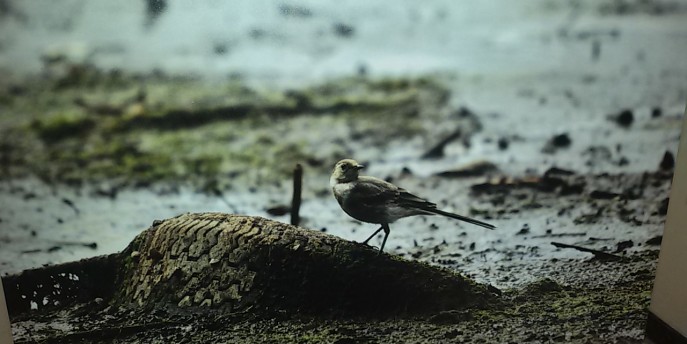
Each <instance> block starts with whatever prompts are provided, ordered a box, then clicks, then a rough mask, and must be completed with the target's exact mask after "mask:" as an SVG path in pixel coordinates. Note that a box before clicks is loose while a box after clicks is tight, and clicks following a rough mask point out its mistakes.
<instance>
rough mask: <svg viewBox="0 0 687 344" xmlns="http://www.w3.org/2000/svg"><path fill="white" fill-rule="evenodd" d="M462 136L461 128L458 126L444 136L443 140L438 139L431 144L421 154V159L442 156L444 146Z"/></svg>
mask: <svg viewBox="0 0 687 344" xmlns="http://www.w3.org/2000/svg"><path fill="white" fill-rule="evenodd" d="M461 136H462V130H460V128H458V129H456V130H454V131H453V132H452V133H451V134H449V135H448V136H446V137H445V138H444V139H443V140H441V141H439V143H437V144H436V145H434V146H432V148H430V149H429V150H427V152H425V154H422V159H437V158H441V157H443V156H444V147H446V145H448V144H449V143H451V142H453V141H455V140H457V139H459V138H460V137H461Z"/></svg>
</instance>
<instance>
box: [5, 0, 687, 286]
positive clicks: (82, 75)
mask: <svg viewBox="0 0 687 344" xmlns="http://www.w3.org/2000/svg"><path fill="white" fill-rule="evenodd" d="M685 22H687V1H667V0H666V1H649V0H634V1H632V0H623V1H619V0H603V1H598V0H594V1H591V0H590V1H582V0H580V1H555V0H527V1H518V2H506V1H479V2H455V1H430V2H422V3H418V2H414V1H394V2H376V3H370V2H367V1H345V2H339V3H334V2H320V1H277V2H274V1H231V2H227V1H205V2H194V1H164V0H148V1H144V0H128V1H117V2H110V1H86V0H59V1H50V2H47V1H18V0H17V1H12V0H0V75H2V77H1V78H0V164H1V170H0V178H1V180H0V273H1V274H3V275H5V274H7V273H15V272H18V271H21V270H23V269H26V268H31V267H37V266H41V265H43V264H54V263H60V262H66V261H71V260H76V259H80V258H84V257H90V256H95V255H100V254H106V253H113V252H117V251H120V250H122V249H123V248H124V247H126V245H127V244H128V243H129V242H130V241H131V239H133V237H134V236H136V235H137V234H138V233H140V231H142V230H143V229H145V228H147V227H148V226H149V225H150V224H151V223H152V222H153V220H156V219H164V218H168V217H171V216H176V215H178V214H181V213H185V212H200V211H221V212H229V213H237V214H248V215H257V216H263V217H268V218H273V219H276V220H280V221H288V219H289V206H290V198H291V193H292V187H291V176H292V172H293V169H294V167H295V166H296V164H301V165H302V166H303V168H304V186H303V204H302V208H301V209H300V214H301V216H302V221H301V225H302V226H303V227H305V228H310V229H313V230H320V231H326V232H328V233H332V234H335V235H338V236H341V237H343V238H346V239H349V240H355V241H361V240H363V239H365V238H366V237H367V236H368V235H369V234H370V233H371V232H372V231H374V230H375V229H376V226H374V225H370V224H362V223H359V222H356V221H354V220H353V219H351V218H349V217H348V216H347V215H345V214H344V213H343V212H342V211H341V210H340V208H339V206H338V204H337V203H336V201H335V200H334V198H333V197H332V196H331V192H330V190H329V184H328V178H329V173H330V171H331V169H332V167H333V165H334V163H336V161H338V160H339V159H342V158H354V159H357V160H358V161H360V162H362V163H364V164H365V165H366V166H368V168H367V169H366V170H365V171H364V172H365V173H366V174H370V175H374V176H377V177H380V178H385V179H387V180H390V181H393V182H394V183H396V184H398V185H400V186H402V187H404V188H406V189H408V190H409V191H411V192H413V193H415V194H418V195H420V196H423V197H426V198H429V199H431V200H432V201H434V202H436V203H438V204H439V206H440V207H441V208H443V209H445V210H448V211H453V212H457V213H461V214H465V215H469V216H473V217H476V218H478V219H480V220H483V221H487V222H490V223H493V224H495V225H497V226H498V230H496V231H492V232H488V233H487V232H485V231H484V230H483V229H481V228H478V227H471V226H470V225H466V224H460V223H456V222H452V221H451V220H449V219H439V218H429V217H416V218H411V219H404V220H401V221H399V222H398V223H395V224H393V225H392V226H391V229H392V234H391V236H390V237H389V241H388V242H387V245H386V247H387V251H388V252H390V253H395V254H401V255H404V256H407V257H409V258H413V259H420V260H424V261H428V262H432V263H434V264H439V265H444V266H448V267H451V268H454V269H457V270H459V271H461V272H463V273H465V274H468V275H470V276H472V277H475V278H477V279H478V280H479V281H482V282H489V283H492V284H494V285H496V286H497V287H503V286H516V285H521V284H522V283H526V282H527V281H530V280H532V279H534V278H536V277H537V276H542V275H548V274H549V273H550V271H549V270H547V269H550V267H549V266H548V265H547V264H548V263H549V262H551V261H552V260H558V259H579V258H581V257H586V256H585V253H582V252H578V251H570V250H560V249H557V248H555V247H553V246H551V245H550V244H549V243H550V241H552V240H556V241H561V242H566V243H568V244H576V245H583V246H585V247H591V248H595V249H599V250H604V251H615V252H619V253H625V252H637V251H642V250H647V249H651V248H653V249H655V248H657V246H656V240H658V243H660V234H661V231H662V224H663V220H664V215H665V212H664V207H665V206H667V202H668V199H667V195H668V194H667V192H668V189H669V186H670V176H671V172H670V171H671V170H672V166H671V158H672V156H673V154H674V153H675V149H676V147H677V143H678V139H679V129H680V123H681V121H682V113H683V112H684V109H685V103H686V101H687V59H685V56H687V25H685V24H684V23H685ZM554 167H555V168H556V169H553V170H552V168H554ZM656 171H663V172H660V173H659V172H656ZM547 172H548V174H547ZM664 172H665V173H664ZM657 173H658V174H657ZM552 174H555V175H556V178H557V179H551V178H549V177H551V175H552ZM547 178H548V179H547ZM552 180H553V181H552ZM551 183H553V184H551ZM552 238H555V239H552ZM657 238H658V239H657ZM652 239H653V240H654V241H653V244H652V243H651V242H652V241H651V240H652ZM373 242H374V240H373ZM376 244H377V245H378V244H379V243H378V242H377V243H376ZM494 263H498V264H496V265H498V266H499V268H493V267H492V266H494V265H495V264H494ZM514 271H517V273H514ZM514 276H517V277H514Z"/></svg>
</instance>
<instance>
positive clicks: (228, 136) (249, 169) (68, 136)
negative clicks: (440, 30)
mask: <svg viewBox="0 0 687 344" xmlns="http://www.w3.org/2000/svg"><path fill="white" fill-rule="evenodd" d="M22 88H23V89H25V92H23V93H22V94H19V95H16V96H13V97H11V98H12V99H11V100H8V101H7V102H6V103H7V104H9V106H8V108H7V109H8V110H9V111H8V112H7V114H8V116H5V117H4V118H2V119H0V126H2V127H3V128H5V129H6V130H8V131H13V132H20V133H22V135H13V136H12V137H11V139H10V140H11V141H12V142H8V143H7V144H8V145H9V146H11V147H21V149H17V150H15V152H14V154H18V155H22V156H26V157H30V159H28V158H27V159H14V160H13V161H16V163H15V164H14V165H13V166H12V169H11V172H12V173H11V174H10V175H4V176H3V177H22V176H29V175H37V176H39V177H40V178H42V179H44V180H47V181H50V182H64V183H71V184H82V183H84V182H96V183H97V182H101V181H115V182H117V183H121V184H125V185H139V186H145V185H149V184H150V183H155V182H172V183H189V184H191V185H194V186H196V187H198V188H199V189H201V190H205V191H214V190H209V189H213V188H216V187H220V188H228V187H231V185H232V184H236V183H242V184H246V183H254V182H256V181H262V182H271V181H278V180H284V179H285V178H288V177H289V175H290V173H292V171H293V167H294V166H295V165H296V164H297V163H301V164H303V165H305V166H308V167H310V168H313V169H316V170H317V171H318V172H323V171H325V170H328V169H329V164H328V163H325V161H327V162H328V161H329V160H336V159H338V158H340V157H341V156H342V155H344V154H346V152H347V151H350V149H349V148H347V147H348V145H350V144H362V145H372V146H376V147H384V146H385V145H388V144H389V143H390V142H392V141H393V140H394V139H400V138H404V137H410V136H412V135H417V134H422V133H423V132H425V130H426V124H425V123H428V122H431V121H427V119H428V118H432V116H435V114H436V113H438V112H440V111H442V109H444V108H445V107H446V104H447V99H448V95H449V92H448V91H447V89H446V88H445V87H443V86H442V85H441V83H440V82H439V81H438V80H436V79H434V78H432V77H420V78H385V79H367V78H360V77H352V78H342V79H335V80H329V81H327V82H324V83H322V84H320V85H314V86H309V87H304V88H301V89H290V90H274V89H264V88H262V89H261V88H252V87H248V86H247V85H245V84H243V83H242V82H241V80H237V79H232V80H227V81H225V82H214V83H210V82H204V81H202V80H196V79H193V78H174V77H168V76H164V75H158V74H154V75H148V76H141V75H127V74H123V73H121V72H118V71H100V70H97V69H95V68H94V67H92V66H88V65H86V66H79V65H73V66H68V67H67V68H66V70H65V71H63V73H62V74H57V75H55V76H53V77H49V78H47V79H40V80H27V81H25V84H24V85H22ZM350 132H352V133H353V135H354V136H355V137H359V138H360V139H358V140H357V141H356V142H353V143H351V142H349V141H347V140H348V137H349V136H348V134H349V133H350ZM6 140H8V139H6ZM15 141H17V142H15ZM336 142H340V143H341V144H337V143H336Z"/></svg>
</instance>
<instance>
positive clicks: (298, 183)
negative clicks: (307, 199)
mask: <svg viewBox="0 0 687 344" xmlns="http://www.w3.org/2000/svg"><path fill="white" fill-rule="evenodd" d="M302 187H303V166H301V164H296V168H295V169H294V170H293V198H292V199H291V224H292V225H294V226H298V223H299V222H300V221H301V218H300V215H299V211H300V209H301V189H302Z"/></svg>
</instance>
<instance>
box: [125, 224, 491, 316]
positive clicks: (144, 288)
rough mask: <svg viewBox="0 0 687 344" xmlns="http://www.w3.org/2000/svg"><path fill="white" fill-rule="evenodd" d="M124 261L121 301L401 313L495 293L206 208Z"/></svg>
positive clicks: (157, 231)
mask: <svg viewBox="0 0 687 344" xmlns="http://www.w3.org/2000/svg"><path fill="white" fill-rule="evenodd" d="M122 260H123V262H124V264H123V265H122V269H121V272H120V274H119V276H120V277H119V283H120V287H119V288H118V292H117V295H116V296H117V298H116V299H117V300H119V301H121V302H124V303H129V304H136V305H140V306H159V305H172V306H179V307H188V306H197V307H205V306H207V307H212V308H223V309H227V310H230V311H238V310H245V309H248V308H258V309H263V310H289V309H296V310H303V311H309V312H316V313H321V312H328V313H332V314H336V313H365V314H370V313H372V314H381V313H394V314H397V313H405V312H410V313H415V312H425V311H440V310H447V309H458V308H463V307H466V306H471V305H476V304H481V303H484V302H487V301H488V300H489V299H492V297H491V296H490V294H489V293H488V292H487V291H486V289H485V288H484V287H483V286H480V285H476V284H474V283H473V282H471V281H469V280H467V279H465V278H463V277H461V276H459V275H456V274H454V273H452V272H450V271H447V270H442V269H437V268H434V267H430V266H428V265H425V264H421V263H416V262H409V261H405V260H401V259H400V258H396V257H392V256H389V255H380V256H378V255H377V253H376V250H374V249H370V248H369V247H367V246H363V245H360V244H356V243H352V242H349V241H345V240H343V239H340V238H337V237H334V236H331V235H327V234H324V233H320V232H317V231H309V230H303V229H300V228H297V227H294V226H290V225H287V224H283V223H279V222H275V221H270V220H266V219H263V218H259V217H247V216H234V215H227V214H221V213H201V214H184V215H181V216H178V217H175V218H172V219H168V220H165V221H162V222H156V223H155V224H154V225H153V226H151V228H149V229H148V230H146V231H144V232H143V233H141V234H140V235H139V236H138V237H137V238H136V239H135V240H134V241H133V242H132V243H131V244H130V246H129V247H128V248H127V249H126V250H125V251H124V252H122Z"/></svg>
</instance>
